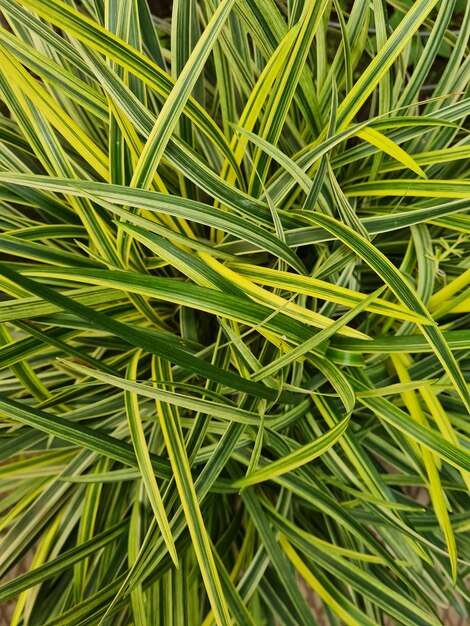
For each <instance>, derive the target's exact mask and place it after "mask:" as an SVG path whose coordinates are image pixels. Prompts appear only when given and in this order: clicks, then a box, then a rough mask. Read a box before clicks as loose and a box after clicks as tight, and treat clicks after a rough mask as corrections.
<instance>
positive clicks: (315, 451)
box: [235, 417, 349, 487]
mask: <svg viewBox="0 0 470 626" xmlns="http://www.w3.org/2000/svg"><path fill="white" fill-rule="evenodd" d="M348 424H349V417H345V418H344V419H343V420H342V421H341V422H339V423H338V424H336V425H335V426H334V427H333V428H331V430H329V431H327V432H326V433H324V434H323V435H321V436H320V437H318V439H315V441H312V442H310V443H307V444H306V445H304V446H302V447H301V448H299V449H297V450H294V451H293V452H291V453H290V454H288V455H286V456H285V457H283V458H282V459H278V460H277V461H272V462H270V463H268V464H267V465H266V466H264V467H262V468H261V469H259V470H256V471H255V472H252V473H251V474H247V475H246V476H245V477H244V478H241V479H240V480H238V481H237V482H236V483H235V484H236V485H237V486H238V487H248V486H249V485H255V484H256V483H260V482H263V481H265V480H271V479H273V478H275V477H276V476H281V475H282V474H286V473H287V472H292V471H293V470H295V469H297V468H298V467H301V466H302V465H305V463H310V461H313V459H316V458H317V457H319V456H320V455H322V454H323V453H324V452H326V451H327V450H328V449H329V448H331V446H333V445H334V444H335V443H336V442H337V441H338V439H339V438H340V437H342V435H343V433H344V431H345V430H346V428H347V426H348Z"/></svg>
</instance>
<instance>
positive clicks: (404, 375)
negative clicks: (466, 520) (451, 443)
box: [390, 354, 458, 582]
mask: <svg viewBox="0 0 470 626" xmlns="http://www.w3.org/2000/svg"><path fill="white" fill-rule="evenodd" d="M390 358H391V361H392V363H393V366H394V368H395V371H396V373H397V375H398V378H399V379H400V381H401V382H402V383H408V382H410V381H411V378H410V375H409V373H408V368H409V366H410V365H411V364H412V363H413V361H412V359H411V357H410V356H408V355H406V354H391V355H390ZM401 397H402V399H403V402H404V403H405V406H406V407H407V409H408V412H409V414H410V415H411V417H412V418H413V419H414V420H416V421H417V422H418V423H419V424H421V426H425V427H427V428H429V424H428V421H427V419H426V416H425V414H424V411H423V409H422V407H421V404H420V402H419V399H418V396H417V395H416V392H415V391H404V392H402V393H401ZM419 448H420V453H421V457H422V459H423V463H424V466H425V468H426V473H427V475H428V479H429V495H430V497H431V502H432V504H433V507H434V512H435V514H436V517H437V520H438V522H439V525H440V527H441V529H442V532H443V534H444V537H445V540H446V543H447V548H448V550H449V559H450V565H451V570H452V577H453V580H454V582H455V581H456V580H457V558H458V557H457V544H456V542H455V537H454V533H453V530H452V525H451V522H450V518H449V513H448V511H447V503H446V500H445V496H444V492H443V489H442V485H441V479H440V476H439V472H438V469H437V463H436V458H435V456H434V454H433V453H432V452H431V451H430V450H428V449H427V448H426V447H424V446H419Z"/></svg>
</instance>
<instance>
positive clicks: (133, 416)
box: [124, 350, 178, 566]
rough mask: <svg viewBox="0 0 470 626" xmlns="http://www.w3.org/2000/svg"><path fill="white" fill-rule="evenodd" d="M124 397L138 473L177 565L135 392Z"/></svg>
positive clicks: (134, 363) (133, 363)
mask: <svg viewBox="0 0 470 626" xmlns="http://www.w3.org/2000/svg"><path fill="white" fill-rule="evenodd" d="M140 357H141V350H137V351H136V352H135V353H134V355H133V356H132V358H131V359H130V361H129V364H128V366H127V371H126V376H127V378H128V379H130V380H135V379H136V378H137V371H138V363H139V359H140ZM124 399H125V405H126V413H127V421H128V424H129V430H130V433H131V439H132V445H133V446H134V450H135V456H136V459H137V462H138V464H139V469H140V473H141V476H142V480H143V483H144V486H145V491H146V493H147V497H148V499H149V502H150V506H151V507H152V510H153V513H154V515H155V519H156V521H157V524H158V527H159V528H160V531H161V533H162V537H163V540H164V541H165V545H166V547H167V548H168V552H169V553H170V556H171V559H172V561H173V563H174V564H175V565H176V566H178V554H177V552H176V547H175V543H174V541H173V537H172V534H171V528H170V523H169V521H168V518H167V515H166V511H165V506H164V504H163V499H162V496H161V494H160V489H159V488H158V484H157V481H156V479H155V472H154V470H153V467H152V461H151V459H150V453H149V450H148V446H147V442H146V440H145V432H144V428H143V425H142V419H141V416H140V408H139V400H138V396H137V393H135V392H134V391H129V390H125V391H124Z"/></svg>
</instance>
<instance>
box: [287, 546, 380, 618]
mask: <svg viewBox="0 0 470 626" xmlns="http://www.w3.org/2000/svg"><path fill="white" fill-rule="evenodd" d="M279 543H280V544H281V547H282V549H283V550H284V553H285V554H286V555H287V557H288V558H289V560H290V562H291V563H292V564H293V565H294V567H295V569H296V570H297V571H298V573H299V574H300V575H301V576H302V578H303V579H304V580H305V582H306V583H307V584H308V585H309V586H310V587H311V588H312V589H313V591H314V592H315V593H317V594H318V596H319V597H320V598H321V599H322V600H323V602H324V603H325V604H327V605H328V606H329V607H330V608H331V609H332V610H333V611H334V612H335V613H336V615H337V616H338V617H339V618H340V619H341V622H342V623H344V624H347V625H348V626H371V625H374V624H376V622H373V621H372V620H369V618H367V617H366V616H365V615H363V617H362V619H361V621H359V620H357V619H356V618H355V617H353V616H352V615H351V613H350V611H348V610H347V609H346V608H345V607H344V606H342V605H341V604H340V603H339V602H338V601H337V600H336V599H335V598H333V596H332V595H331V594H330V593H329V592H328V591H327V590H326V589H325V587H324V586H323V585H322V584H321V583H320V581H319V580H318V579H317V578H316V577H315V576H314V575H313V573H312V571H311V570H310V569H309V568H308V567H307V566H306V565H305V563H304V562H303V561H302V559H301V558H300V557H299V555H298V554H297V552H296V551H295V550H294V548H293V547H292V546H291V545H290V543H289V542H288V541H287V539H286V538H285V537H284V536H283V535H280V536H279Z"/></svg>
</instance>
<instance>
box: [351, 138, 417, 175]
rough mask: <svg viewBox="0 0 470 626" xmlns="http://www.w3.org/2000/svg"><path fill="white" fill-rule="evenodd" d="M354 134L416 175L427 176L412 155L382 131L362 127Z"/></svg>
mask: <svg viewBox="0 0 470 626" xmlns="http://www.w3.org/2000/svg"><path fill="white" fill-rule="evenodd" d="M356 135H357V136H358V137H360V138H361V139H364V141H367V142H368V143H370V144H371V145H373V146H375V147H376V148H379V150H382V152H385V153H386V154H389V155H390V156H391V157H393V158H394V159H396V160H397V161H399V162H400V163H402V165H404V166H405V167H407V168H409V169H410V170H412V171H413V172H415V174H418V176H421V177H422V178H427V176H426V174H425V173H424V172H423V170H422V169H421V168H420V166H419V165H418V164H417V163H416V161H415V160H414V159H413V157H411V156H410V155H409V154H408V153H407V152H405V150H403V148H400V146H398V145H397V144H396V143H395V142H394V141H392V140H391V139H389V138H388V137H386V136H385V135H384V134H383V133H380V132H379V131H378V130H375V128H363V129H362V130H358V131H357V133H356Z"/></svg>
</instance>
